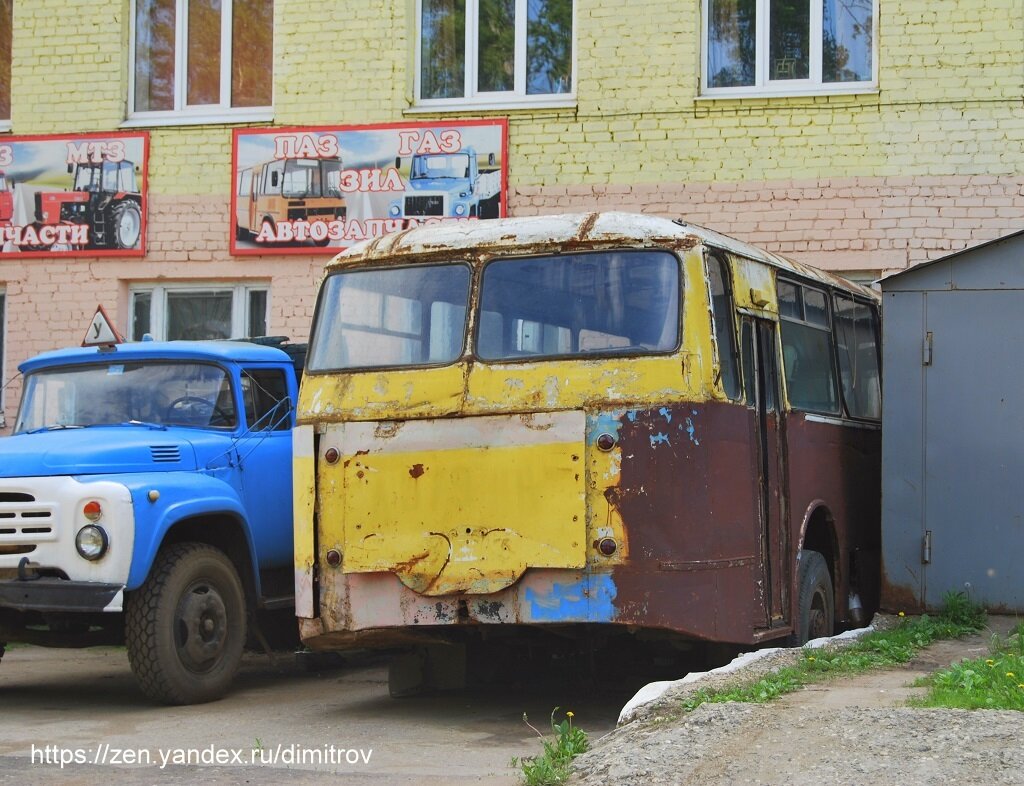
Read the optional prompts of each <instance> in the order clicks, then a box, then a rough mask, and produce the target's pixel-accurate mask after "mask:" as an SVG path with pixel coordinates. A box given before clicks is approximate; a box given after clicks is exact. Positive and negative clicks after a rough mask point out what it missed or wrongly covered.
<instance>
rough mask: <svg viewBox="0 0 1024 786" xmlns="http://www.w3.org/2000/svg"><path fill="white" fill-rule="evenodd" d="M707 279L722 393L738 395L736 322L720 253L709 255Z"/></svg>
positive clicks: (727, 277) (732, 396) (733, 396)
mask: <svg viewBox="0 0 1024 786" xmlns="http://www.w3.org/2000/svg"><path fill="white" fill-rule="evenodd" d="M708 281H709V282H710V284H711V311H712V314H713V316H714V328H715V341H716V342H717V344H718V362H719V364H720V367H721V370H722V371H721V373H722V388H723V389H724V390H725V395H727V396H728V397H729V398H731V399H733V400H736V399H738V398H739V397H740V380H739V374H738V373H737V370H736V325H735V322H734V321H733V311H732V296H731V295H732V292H731V291H730V287H729V268H728V265H727V264H726V261H725V260H724V259H722V258H721V257H719V256H711V257H708Z"/></svg>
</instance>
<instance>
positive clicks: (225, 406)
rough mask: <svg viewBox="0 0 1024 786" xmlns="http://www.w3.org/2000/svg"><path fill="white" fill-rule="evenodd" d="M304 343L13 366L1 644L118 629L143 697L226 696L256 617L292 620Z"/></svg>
mask: <svg viewBox="0 0 1024 786" xmlns="http://www.w3.org/2000/svg"><path fill="white" fill-rule="evenodd" d="M287 346H289V347H295V348H301V345H287ZM293 355H294V357H293ZM302 356H303V353H302V352H301V349H300V351H299V352H297V353H292V354H291V355H290V354H289V353H287V352H285V351H282V349H280V348H275V347H273V346H266V345H258V344H254V343H242V342H234V341H196V342H188V341H172V342H150V341H144V342H140V343H134V344H120V345H116V346H114V347H111V348H102V349H97V348H96V347H90V348H81V349H71V350H59V351H55V352H49V353H46V354H43V355H40V356H38V357H35V358H32V359H30V360H28V361H26V362H25V363H23V364H22V365H21V367H20V369H21V371H22V373H23V374H24V386H23V392H22V399H21V404H20V407H19V411H18V415H17V420H16V422H15V425H14V429H13V434H12V435H11V436H10V437H6V438H3V439H0V656H2V654H3V642H8V643H9V642H27V643H31V644H38V645H42V646H55V647H77V646H90V645H93V644H105V643H117V642H122V641H123V642H124V643H125V644H126V645H127V650H128V658H129V662H130V664H131V667H132V670H133V672H134V674H135V676H136V678H137V680H138V682H139V684H140V687H141V688H142V690H143V692H144V693H145V694H146V695H148V696H149V697H151V698H153V699H155V700H157V701H160V702H164V703H168V704H191V703H198V702H204V701H210V700H213V699H216V698H218V697H220V696H221V695H223V694H224V693H225V692H226V691H227V689H228V687H229V686H230V684H231V681H232V679H233V677H234V675H235V672H236V670H237V668H238V664H239V660H240V658H241V654H242V649H243V646H244V645H245V644H246V641H247V640H250V641H262V642H263V643H264V644H265V643H266V639H265V638H264V637H263V633H262V630H261V627H260V626H261V624H262V623H263V621H265V620H267V619H272V618H273V617H275V616H277V615H280V616H283V617H284V622H283V623H281V624H289V623H290V624H294V620H293V618H292V617H293V613H294V612H293V611H291V609H292V608H293V605H294V599H293V595H294V589H293V585H294V581H293V567H292V523H291V522H292V494H291V491H292V488H291V486H292V481H291V477H292V476H291V452H292V451H291V431H292V428H293V425H294V402H295V400H296V395H297V383H298V371H297V367H298V368H301V358H302ZM297 359H298V362H297Z"/></svg>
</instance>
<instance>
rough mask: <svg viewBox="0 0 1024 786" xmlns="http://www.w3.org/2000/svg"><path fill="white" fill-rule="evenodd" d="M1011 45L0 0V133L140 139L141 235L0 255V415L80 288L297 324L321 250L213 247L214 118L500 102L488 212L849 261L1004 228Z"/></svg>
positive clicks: (843, 14)
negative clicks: (641, 223)
mask: <svg viewBox="0 0 1024 786" xmlns="http://www.w3.org/2000/svg"><path fill="white" fill-rule="evenodd" d="M769 10H771V11H772V12H773V13H774V14H775V16H774V17H772V18H769ZM1022 52H1024V11H1022V10H1021V5H1020V3H1019V2H1017V0H987V1H986V2H982V0H949V1H948V2H946V3H943V4H941V7H940V6H936V5H935V4H934V3H927V2H924V0H900V2H898V3H894V2H889V1H888V0H822V3H821V4H820V5H816V4H812V3H809V2H808V1H807V0H771V2H769V0H702V1H701V2H694V3H682V4H680V3H675V2H668V0H633V2H630V3H628V4H625V3H621V2H610V0H575V2H573V0H507V1H506V2H500V3H499V2H497V0H402V2H397V3H357V2H352V1H351V0H326V2H321V3H317V4H310V3H305V2H301V3H300V2H297V0H191V2H188V0H60V1H59V2H58V0H31V2H29V0H0V146H2V145H3V144H4V138H5V136H10V137H11V138H12V139H15V138H18V137H21V136H31V135H48V134H61V135H68V136H74V135H77V134H83V133H115V132H116V133H124V132H131V131H136V130H143V131H145V132H147V133H148V144H149V148H148V149H149V154H148V187H147V192H146V197H147V199H146V203H145V215H146V225H145V245H144V253H141V254H136V255H134V256H127V257H122V256H116V255H101V254H97V255H95V256H90V255H88V254H87V253H83V251H82V250H81V249H79V250H78V251H77V252H76V253H74V254H57V253H54V254H49V255H48V254H46V253H42V252H37V253H34V254H29V255H21V254H17V255H13V256H12V255H11V254H9V253H0V296H2V300H0V305H2V313H3V319H4V323H5V332H4V336H3V374H4V380H5V381H9V382H10V384H9V385H8V388H7V390H6V391H5V395H4V410H5V412H6V414H7V416H8V420H10V416H11V415H12V414H13V409H14V407H15V406H16V400H17V391H18V384H17V380H13V379H12V378H13V377H14V374H15V369H16V365H17V363H18V362H20V361H21V360H23V359H24V358H26V357H28V356H30V355H32V354H35V353H37V352H39V351H43V350H47V349H52V348H55V347H59V346H65V345H69V344H74V343H77V342H78V341H80V339H81V336H82V333H83V332H84V326H85V325H86V324H87V320H88V319H89V317H90V316H91V314H92V312H93V310H94V309H95V307H96V304H97V303H103V304H104V305H105V306H106V308H107V310H108V312H109V313H110V314H111V315H112V317H113V318H114V320H115V322H116V323H117V325H118V327H119V329H121V330H122V331H123V332H125V333H126V334H129V335H131V336H134V337H138V334H139V332H140V330H142V328H143V327H144V328H146V330H147V331H148V332H151V333H154V334H156V335H157V336H158V337H160V336H163V335H165V334H168V335H173V334H175V331H174V329H173V327H174V326H173V321H174V320H175V319H177V320H182V319H185V318H187V317H188V315H189V314H197V313H198V314H203V315H205V316H209V315H210V314H214V315H215V316H216V318H217V319H219V320H220V321H221V322H222V323H223V326H226V327H223V326H222V327H223V330H224V332H230V333H232V334H234V335H244V334H245V333H246V332H248V331H249V330H258V329H264V330H266V332H268V333H272V334H288V335H291V336H292V337H293V338H297V339H301V338H304V337H305V335H306V333H307V331H308V325H309V322H310V320H311V316H312V309H313V304H314V296H315V288H316V283H317V280H318V278H319V274H320V270H321V269H322V266H323V264H324V262H325V261H326V260H327V259H329V257H328V256H324V255H323V254H319V253H316V251H318V249H314V248H312V247H310V248H309V249H308V252H309V253H306V251H307V249H305V248H299V249H291V250H290V251H291V252H290V253H287V254H285V253H281V254H275V253H262V254H258V255H249V256H246V255H239V254H232V253H231V251H232V247H233V246H232V243H231V234H232V223H233V221H232V216H231V207H232V202H231V195H232V192H233V191H234V190H235V188H236V185H237V184H236V182H235V181H236V174H235V173H234V172H233V171H232V129H237V128H245V127H270V126H272V127H279V128H284V127H301V126H323V125H327V124H343V125H346V126H349V125H361V124H389V123H406V122H407V123H421V122H423V121H427V120H429V121H434V122H437V123H439V124H440V123H449V122H451V123H457V122H459V121H460V120H465V119H469V118H489V117H500V118H506V117H507V118H508V126H507V145H508V150H507V158H506V160H505V161H504V162H503V165H504V166H505V167H506V168H507V193H506V194H505V195H504V199H505V205H506V210H507V212H508V213H509V214H511V215H526V214H535V213H550V212H562V211H577V210H585V209H591V208H622V209H628V210H635V211H644V212H654V213H659V214H665V215H670V216H675V215H680V216H683V217H685V218H686V219H687V220H690V221H693V222H696V223H700V224H705V225H708V226H710V227H712V228H714V229H717V230H720V231H723V232H725V233H728V234H731V235H734V236H736V237H739V238H742V239H744V240H747V241H750V242H753V243H755V244H758V245H761V246H763V247H765V248H768V249H770V250H773V251H778V252H781V253H783V254H786V255H789V256H792V257H794V258H796V259H799V260H803V261H807V262H811V263H813V264H816V265H818V266H821V267H825V268H829V269H833V270H838V271H843V272H846V273H849V274H853V275H855V276H857V277H860V278H869V277H875V276H877V275H878V274H879V273H881V272H883V271H891V270H897V269H901V268H904V267H907V266H909V265H912V264H915V263H918V262H921V261H923V260H927V259H931V258H934V257H938V256H941V255H943V254H946V253H949V252H950V251H954V250H957V249H960V248H963V247H965V246H967V245H969V244H973V243H976V242H978V241H983V240H987V239H990V238H993V237H996V236H998V235H1000V234H1004V233H1006V232H1007V231H1011V230H1014V229H1019V228H1020V226H1021V224H1022V223H1024V221H1022V209H1024V149H1022V142H1024V109H1022V98H1024V66H1022V58H1024V55H1022Z"/></svg>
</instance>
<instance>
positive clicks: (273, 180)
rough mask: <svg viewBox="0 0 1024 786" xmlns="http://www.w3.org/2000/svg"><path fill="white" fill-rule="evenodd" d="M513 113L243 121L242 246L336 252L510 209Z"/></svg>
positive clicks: (236, 196)
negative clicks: (345, 122)
mask: <svg viewBox="0 0 1024 786" xmlns="http://www.w3.org/2000/svg"><path fill="white" fill-rule="evenodd" d="M507 149H508V121H507V120H506V119H505V118H501V119H496V120H459V121H456V122H452V123H438V122H434V121H431V122H426V123H402V124H388V125H373V126H337V127H315V128H274V129H248V128H247V129H236V130H235V136H234V145H233V150H232V159H233V166H232V169H233V171H234V184H235V187H234V192H233V194H232V197H231V215H232V225H233V226H232V241H231V252H232V253H233V254H269V253H273V254H289V253H290V254H310V253H317V252H318V251H319V252H322V253H335V252H337V251H338V250H339V249H341V248H347V247H348V246H351V245H353V244H355V243H358V242H359V241H360V240H366V239H368V238H374V237H380V236H381V235H384V234H386V233H388V232H395V231H397V230H399V229H405V228H407V227H410V226H416V225H418V224H422V223H434V222H438V221H476V220H478V219H484V218H498V217H499V216H504V215H505V210H506V192H507V184H508V169H507V160H508V155H507Z"/></svg>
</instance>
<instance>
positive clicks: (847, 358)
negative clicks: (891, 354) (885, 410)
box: [834, 295, 882, 420]
mask: <svg viewBox="0 0 1024 786" xmlns="http://www.w3.org/2000/svg"><path fill="white" fill-rule="evenodd" d="M834 307H835V334H836V351H837V354H838V355H839V377H840V380H841V381H842V383H843V384H842V387H843V401H844V402H845V403H846V412H847V414H848V415H850V416H851V417H854V418H871V419H874V420H877V419H879V418H880V417H881V416H882V395H881V387H880V386H881V379H880V378H879V371H878V339H877V336H878V316H877V313H876V312H875V310H874V309H873V308H871V306H869V305H867V304H864V303H858V302H856V301H854V300H853V299H852V298H849V297H846V296H844V295H836V296H835V300H834Z"/></svg>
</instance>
